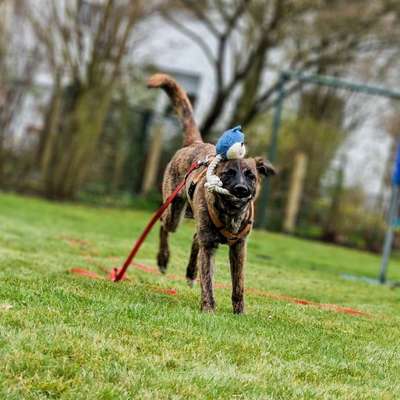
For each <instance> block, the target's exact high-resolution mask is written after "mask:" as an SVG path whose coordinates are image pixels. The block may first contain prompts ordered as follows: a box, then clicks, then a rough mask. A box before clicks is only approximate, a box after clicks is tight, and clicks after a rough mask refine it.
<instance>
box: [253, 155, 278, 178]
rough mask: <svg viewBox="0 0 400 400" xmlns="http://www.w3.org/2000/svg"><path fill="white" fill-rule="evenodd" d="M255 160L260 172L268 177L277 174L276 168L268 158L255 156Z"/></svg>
mask: <svg viewBox="0 0 400 400" xmlns="http://www.w3.org/2000/svg"><path fill="white" fill-rule="evenodd" d="M254 160H255V162H256V168H257V171H258V173H259V174H262V175H264V176H266V177H268V176H272V175H276V174H277V172H276V169H275V168H274V166H273V165H272V164H271V163H270V162H269V161H268V160H264V159H263V158H262V157H255V158H254Z"/></svg>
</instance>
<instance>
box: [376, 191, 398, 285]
mask: <svg viewBox="0 0 400 400" xmlns="http://www.w3.org/2000/svg"><path fill="white" fill-rule="evenodd" d="M392 187H393V189H392V196H391V199H390V207H389V216H388V225H389V226H388V229H387V231H386V236H385V243H384V246H383V253H382V263H381V272H380V274H379V282H380V283H385V282H386V273H387V268H388V264H389V258H390V253H391V251H392V244H393V236H394V223H395V220H396V218H397V213H398V205H399V194H400V190H399V186H398V185H393V186H392Z"/></svg>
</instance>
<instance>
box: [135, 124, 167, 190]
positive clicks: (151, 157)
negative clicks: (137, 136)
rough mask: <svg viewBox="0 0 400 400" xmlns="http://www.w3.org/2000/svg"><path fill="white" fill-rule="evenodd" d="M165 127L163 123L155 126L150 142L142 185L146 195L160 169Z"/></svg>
mask: <svg viewBox="0 0 400 400" xmlns="http://www.w3.org/2000/svg"><path fill="white" fill-rule="evenodd" d="M163 136H164V129H163V126H162V125H161V124H157V125H156V126H155V127H154V130H153V135H152V139H151V143H150V149H149V152H148V157H147V160H146V168H145V171H144V179H143V185H142V193H141V194H142V195H143V196H146V195H147V194H148V193H149V192H150V190H151V189H152V188H153V187H154V183H155V181H156V178H157V173H158V171H159V165H160V157H161V152H162V145H163Z"/></svg>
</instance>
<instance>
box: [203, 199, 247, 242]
mask: <svg viewBox="0 0 400 400" xmlns="http://www.w3.org/2000/svg"><path fill="white" fill-rule="evenodd" d="M206 204H207V209H208V214H209V216H210V218H211V221H212V223H213V224H214V225H215V227H216V228H217V229H218V231H219V233H220V234H221V235H222V236H224V237H225V239H226V240H227V241H228V243H229V244H235V243H236V242H238V241H239V240H241V239H243V238H244V237H246V236H247V235H248V234H249V232H250V231H251V228H252V226H253V220H254V203H253V202H250V207H249V209H248V211H247V217H246V220H245V223H244V227H243V228H242V229H241V230H240V231H239V232H237V233H234V232H231V231H228V230H227V229H226V227H225V225H224V223H223V222H221V220H220V219H219V217H218V215H217V213H216V212H215V209H214V208H213V207H210V206H209V205H208V202H206Z"/></svg>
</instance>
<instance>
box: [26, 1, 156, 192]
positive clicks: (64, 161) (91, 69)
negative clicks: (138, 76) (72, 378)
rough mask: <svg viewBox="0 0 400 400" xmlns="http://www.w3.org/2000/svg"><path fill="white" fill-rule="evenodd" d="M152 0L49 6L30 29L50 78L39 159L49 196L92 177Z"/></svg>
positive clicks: (35, 14) (37, 14)
mask: <svg viewBox="0 0 400 400" xmlns="http://www.w3.org/2000/svg"><path fill="white" fill-rule="evenodd" d="M155 5H156V4H155V2H154V1H144V0H137V1H134V2H133V1H128V0H120V1H113V0H107V1H104V2H102V3H94V2H93V3H92V2H87V1H83V0H74V1H64V2H54V1H52V0H48V1H47V8H46V10H47V14H46V15H45V16H44V15H43V14H44V13H43V2H42V3H41V8H40V10H39V9H33V12H32V15H33V16H32V18H31V23H32V27H33V30H34V32H35V35H36V37H37V39H38V41H39V42H40V44H41V46H42V48H43V54H44V56H45V64H46V66H47V67H48V69H49V71H50V73H51V75H52V78H53V91H52V95H51V99H50V101H49V105H48V108H47V110H46V113H45V118H44V120H45V124H44V129H43V132H42V136H41V140H40V144H39V149H38V161H39V164H40V168H41V171H42V174H43V178H44V186H45V193H46V195H47V196H48V197H52V198H69V197H73V196H74V195H75V194H76V193H77V191H78V190H79V188H80V187H81V185H82V183H83V182H84V181H85V178H86V176H87V174H88V171H89V167H90V165H91V160H92V159H93V157H94V156H95V153H96V144H97V141H98V139H99V137H100V134H101V132H102V128H103V125H104V122H105V118H106V115H107V112H108V109H109V106H110V102H111V99H112V93H113V89H114V88H115V85H116V83H117V82H118V80H119V78H120V76H121V72H122V71H123V67H124V65H125V64H126V63H125V62H126V61H127V57H126V56H127V53H128V52H130V51H131V50H132V47H133V45H134V44H135V40H134V39H135V38H134V32H135V27H136V25H137V24H138V22H139V21H140V20H141V19H142V18H143V17H144V16H146V15H148V14H149V13H150V12H151V11H152V10H153V7H154V6H155Z"/></svg>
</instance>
